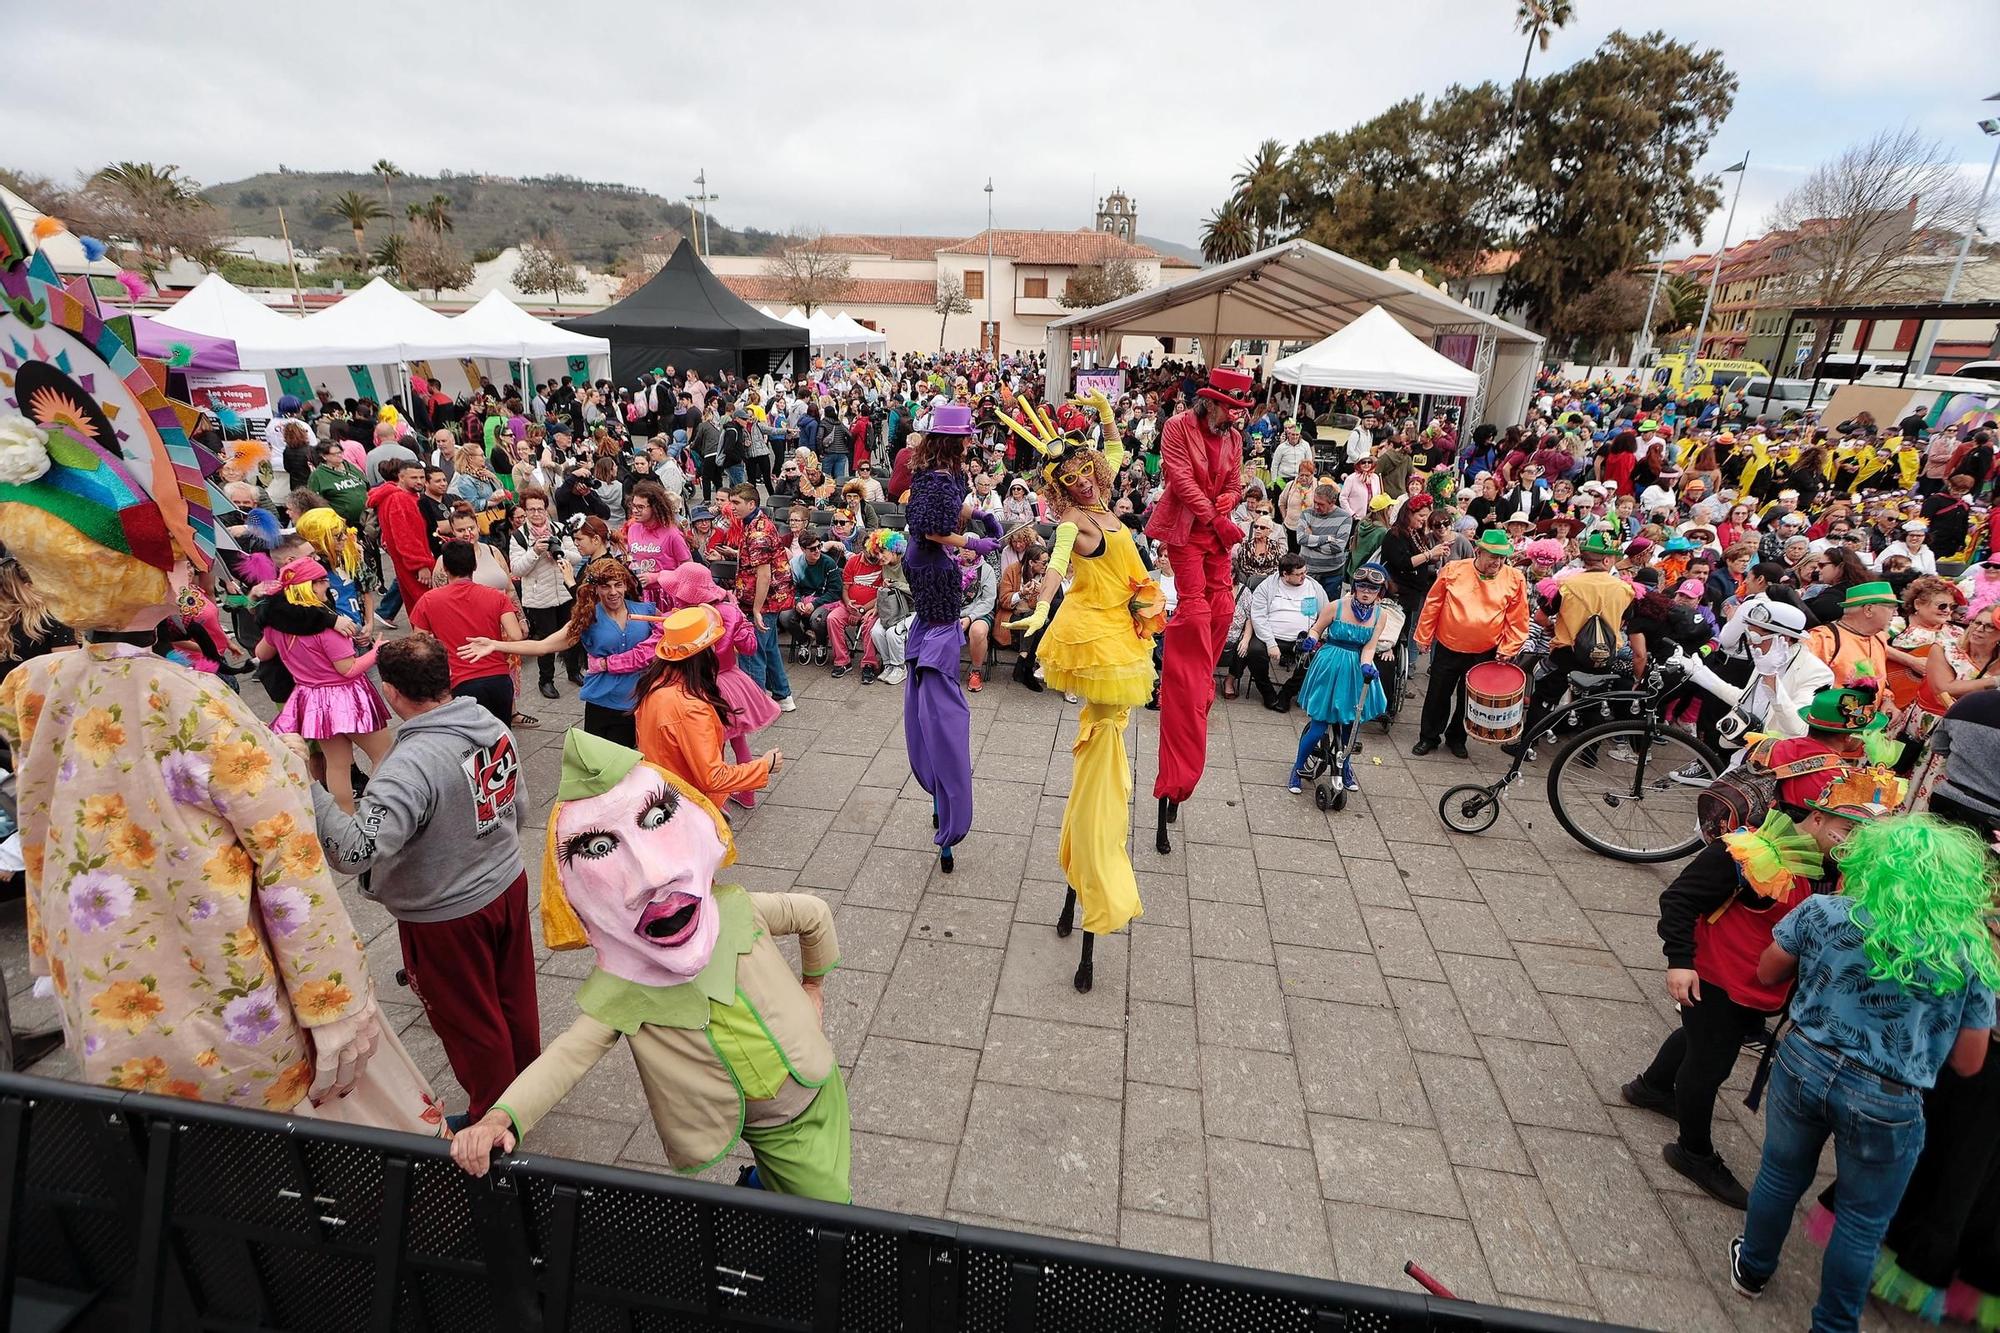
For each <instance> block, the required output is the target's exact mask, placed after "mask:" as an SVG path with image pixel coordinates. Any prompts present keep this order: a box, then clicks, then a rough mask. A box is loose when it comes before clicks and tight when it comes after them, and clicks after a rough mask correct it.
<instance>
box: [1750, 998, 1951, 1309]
mask: <svg viewBox="0 0 2000 1333" xmlns="http://www.w3.org/2000/svg"><path fill="white" fill-rule="evenodd" d="M1828 1135H1832V1136H1833V1154H1834V1162H1835V1165H1836V1167H1837V1168H1838V1170H1839V1173H1840V1186H1839V1192H1838V1198H1837V1200H1836V1203H1835V1213H1834V1216H1835V1221H1834V1225H1833V1237H1832V1239H1831V1240H1829V1241H1828V1243H1827V1247H1826V1257H1825V1259H1824V1260H1823V1261H1822V1262H1821V1264H1820V1274H1819V1303H1818V1304H1817V1305H1815V1306H1813V1321H1812V1327H1813V1333H1849V1331H1851V1330H1855V1329H1859V1328H1860V1327H1861V1306H1862V1302H1864V1301H1865V1300H1867V1298H1868V1284H1869V1279H1870V1278H1871V1277H1872V1276H1873V1274H1874V1270H1875V1254H1876V1251H1877V1250H1879V1249H1880V1248H1881V1245H1882V1236H1883V1233H1884V1232H1886V1231H1888V1229H1889V1220H1890V1219H1891V1218H1893V1217H1894V1216H1895V1215H1896V1205H1897V1204H1899V1203H1901V1202H1902V1200H1903V1189H1904V1187H1905V1186H1906V1185H1908V1184H1909V1183H1910V1172H1911V1171H1913V1170H1915V1169H1916V1165H1917V1155H1918V1154H1919V1153H1921V1152H1922V1151H1923V1147H1924V1102H1923V1096H1922V1094H1920V1093H1919V1092H1918V1091H1917V1090H1916V1089H1915V1088H1909V1087H1903V1086H1901V1085H1892V1084H1889V1083H1886V1082H1884V1081H1883V1080H1882V1079H1880V1078H1878V1077H1877V1076H1876V1075H1874V1074H1872V1073H1870V1072H1868V1071H1867V1070H1865V1069H1862V1068H1861V1067H1859V1066H1858V1065H1856V1064H1855V1063H1854V1062H1853V1061H1852V1060H1850V1059H1848V1058H1847V1057H1845V1056H1843V1055H1838V1054H1836V1053H1834V1052H1832V1051H1829V1050H1826V1049H1824V1048H1822V1047H1819V1046H1815V1045H1813V1044H1812V1043H1811V1042H1808V1041H1806V1040H1805V1039H1804V1038H1802V1037H1800V1036H1799V1035H1798V1034H1796V1033H1794V1034H1793V1035H1791V1036H1789V1037H1787V1038H1785V1041H1784V1044H1783V1045H1781V1046H1780V1047H1779V1048H1778V1055H1777V1058H1776V1059H1775V1060H1773V1061H1772V1066H1771V1088H1770V1091H1769V1093H1768V1094H1767V1095H1766V1098H1765V1103H1764V1160H1763V1164H1762V1165H1761V1166H1759V1167H1758V1169H1757V1183H1756V1184H1755V1185H1753V1186H1752V1187H1751V1189H1750V1211H1749V1214H1748V1215H1747V1216H1746V1217H1745V1218H1744V1219H1743V1259H1742V1262H1743V1268H1744V1270H1745V1271H1746V1272H1747V1273H1749V1274H1750V1275H1751V1276H1753V1277H1757V1276H1764V1277H1768V1276H1769V1275H1770V1274H1771V1273H1773V1272H1775V1271H1776V1270H1777V1267H1778V1255H1779V1252H1780V1251H1781V1250H1782V1249H1783V1248H1784V1244H1785V1235H1786V1233H1787V1232H1789V1231H1790V1230H1791V1227H1792V1213H1793V1210H1794V1209H1796V1208H1797V1207H1798V1203H1799V1200H1800V1198H1802V1197H1803V1196H1804V1195H1805V1192H1806V1191H1807V1190H1808V1189H1810V1188H1811V1187H1812V1182H1813V1172H1814V1170H1815V1169H1817V1167H1818V1166H1819V1155H1820V1149H1821V1148H1823V1147H1824V1146H1825V1145H1826V1140H1827V1136H1828Z"/></svg>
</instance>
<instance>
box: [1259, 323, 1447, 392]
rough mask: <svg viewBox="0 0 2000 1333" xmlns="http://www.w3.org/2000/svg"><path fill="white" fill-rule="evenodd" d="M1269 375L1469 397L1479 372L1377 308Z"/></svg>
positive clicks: (1318, 384)
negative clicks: (1424, 340) (1427, 344)
mask: <svg viewBox="0 0 2000 1333" xmlns="http://www.w3.org/2000/svg"><path fill="white" fill-rule="evenodd" d="M1271 378H1272V379H1275V380H1282V381H1283V382H1285V383H1286V384H1296V385H1299V386H1301V387H1302V388H1316V389H1318V388H1330V389H1375V390H1378V391H1380V392H1383V393H1405V394H1410V395H1413V396H1414V395H1418V394H1426V393H1429V394H1439V395H1442V396H1444V397H1447V398H1470V397H1471V396H1472V395H1473V393H1474V392H1475V391H1476V390H1477V389H1478V388H1479V375H1478V373H1477V372H1476V371H1471V370H1467V369H1466V368H1465V367H1464V366H1461V365H1459V364H1458V362H1456V361H1454V360H1452V359H1451V358H1450V357H1448V356H1445V355H1444V354H1443V353H1441V352H1438V351H1437V350H1435V349H1433V348H1430V347H1427V346H1425V345H1424V344H1423V342H1422V341H1420V340H1419V339H1418V338H1417V336H1416V335H1415V334H1413V333H1411V332H1410V331H1409V330H1408V329H1406V328H1404V327H1403V326H1402V325H1401V324H1398V323H1397V322H1396V317H1395V316H1394V315H1392V314H1390V313H1389V312H1388V311H1386V310H1384V309H1383V308H1382V307H1381V306H1379V305H1378V306H1376V307H1375V308H1374V309H1372V310H1369V311H1368V312H1366V313H1365V314H1363V315H1362V316H1361V318H1359V319H1357V320H1355V321H1354V322H1353V323H1352V324H1349V325H1348V326H1347V327H1346V328H1344V329H1341V330H1339V331H1338V332H1336V333H1330V334H1328V335H1327V336H1326V337H1324V338H1322V339H1320V340H1319V341H1318V342H1316V343H1314V344H1313V345H1312V346H1311V347H1308V348H1306V349H1305V350H1304V351H1302V352H1294V353H1292V354H1291V355H1290V356H1288V357H1286V358H1284V359H1283V360H1282V361H1280V362H1278V364H1277V365H1275V366H1273V367H1271Z"/></svg>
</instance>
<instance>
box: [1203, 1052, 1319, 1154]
mask: <svg viewBox="0 0 2000 1333" xmlns="http://www.w3.org/2000/svg"><path fill="white" fill-rule="evenodd" d="M1201 1094H1202V1103H1203V1106H1204V1107H1205V1109H1206V1120H1207V1129H1208V1132H1209V1133H1210V1134H1215V1135H1219V1136H1221V1137H1222V1138H1227V1139H1237V1140H1240V1141H1242V1142H1246V1143H1271V1144H1277V1145H1279V1146H1282V1147H1287V1148H1305V1147H1309V1146H1310V1145H1311V1140H1309V1139H1308V1138H1307V1137H1306V1111H1305V1106H1304V1104H1303V1103H1302V1102H1301V1100H1300V1098H1299V1074H1298V1070H1297V1068H1296V1066H1294V1065H1293V1063H1292V1057H1290V1056H1289V1055H1279V1054H1277V1053H1276V1052H1274V1051H1246V1050H1239V1049H1236V1048H1233V1047H1228V1046H1208V1045H1204V1046H1203V1047H1202V1048H1201Z"/></svg>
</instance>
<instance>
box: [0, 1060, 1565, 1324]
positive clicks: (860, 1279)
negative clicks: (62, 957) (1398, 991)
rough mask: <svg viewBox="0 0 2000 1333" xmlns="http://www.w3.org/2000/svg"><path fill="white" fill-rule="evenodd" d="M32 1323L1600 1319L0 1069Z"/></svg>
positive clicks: (10, 1193) (20, 1293) (4, 1215)
mask: <svg viewBox="0 0 2000 1333" xmlns="http://www.w3.org/2000/svg"><path fill="white" fill-rule="evenodd" d="M0 1309H7V1310H9V1311H10V1315H11V1318H10V1322H9V1325H8V1326H9V1327H10V1328H11V1329H13V1330H16V1333H25V1331H26V1330H54V1329H61V1328H77V1329H93V1330H94V1329H110V1328H123V1329H153V1328H168V1329H206V1330H217V1331H218V1333H221V1331H224V1330H227V1331H230V1333H235V1331H239V1330H261V1329H287V1330H319V1329H325V1330H339V1331H340V1333H349V1331H350V1330H363V1329H365V1330H384V1331H386V1330H413V1331H416V1333H455V1331H456V1330H468V1331H470V1330H482V1331H483V1330H488V1329H500V1330H510V1331H519V1333H538V1331H539V1330H544V1329H546V1330H558V1329H583V1330H598V1329H604V1330H633V1331H637V1330H660V1331H661V1333H694V1331H696V1330H709V1329H767V1330H769V1329H776V1330H798V1331H799V1333H807V1331H810V1330H826V1331H828V1333H831V1331H832V1330H854V1331H855V1333H896V1331H905V1333H926V1331H936V1333H944V1331H946V1330H950V1331H952V1333H957V1331H959V1330H964V1331H965V1333H1028V1331H1029V1330H1035V1331H1037V1333H1041V1331H1046V1333H1172V1331H1173V1330H1190V1331H1199V1333H1239V1331H1240V1333H1332V1331H1333V1330H1345V1331H1347V1333H1424V1331H1427V1330H1447V1329H1449V1330H1460V1331H1469V1330H1477V1329H1490V1330H1495V1331H1496V1333H1513V1331H1517V1330H1520V1331H1524V1330H1531V1329H1532V1330H1549V1331H1550V1333H1555V1331H1558V1330H1571V1331H1573V1333H1582V1330H1585V1329H1595V1328H1601V1327H1602V1326H1601V1325H1594V1324H1584V1323H1579V1322H1576V1321H1574V1320H1568V1319H1561V1318H1556V1317H1553V1316H1548V1315H1541V1314H1534V1313H1529V1312H1523V1311H1514V1310H1501V1309H1496V1308H1493V1307H1488V1306H1480V1305H1472V1304H1468V1303H1463V1302H1458V1301H1449V1300H1440V1299H1437V1298H1435V1297H1431V1296H1427V1295H1422V1294H1419V1293H1415V1292H1392V1291H1384V1290H1379V1289H1376V1288H1372V1287H1360V1286H1353V1285H1349V1284H1346V1283H1340V1282H1328V1281H1322V1280H1319V1279H1315V1278H1305V1277H1297V1276H1292V1275H1289V1274H1283V1273H1267V1272H1261V1271H1257V1270H1254V1269H1246V1268H1232V1267H1228V1266H1226V1265H1222V1264H1212V1263H1203V1262H1194V1261H1189V1260H1181V1259H1170V1258H1166V1257H1164V1256H1161V1255H1154V1254H1142V1253H1137V1252H1134V1251H1129V1250H1118V1249H1111V1248H1107V1247H1103V1246H1097V1245H1086V1244H1080V1243H1076V1242H1070V1241H1060V1240H1051V1239H1045V1238H1042V1237H1039V1236H1028V1235H1020V1234H1015V1233H1011V1232H1004V1231H994V1230H989V1229H986V1228H983V1227H972V1226H957V1225H954V1224H951V1223H947V1222H938V1221H933V1220H930V1219H926V1218H917V1217H905V1216H901V1215H898V1214H895V1213H886V1212H879V1211H876V1210H874V1209H870V1208H851V1207H839V1206H835V1205H828V1204H821V1203H816V1202H812V1201H810V1200H802V1199H792V1198H786V1197H783V1196H779V1195H773V1194H767V1193H764V1192H762V1191H758V1190H750V1189H734V1188H729V1187H725V1186H718V1185H711V1184H707V1183H705V1182H700V1181H688V1180H681V1179H677V1178H673V1177H668V1176H660V1175H653V1174H649V1173H646V1172H639V1171H630V1170H624V1169H619V1168H614V1167H604V1166H595V1165H590V1164H586V1163H581V1162H570V1161H563V1160H560V1159H556V1158H546V1157H537V1156H534V1155H532V1154H526V1155H518V1156H515V1157H512V1158H508V1159H504V1160H503V1161H502V1162H501V1163H500V1164H498V1165H497V1166H496V1168H495V1170H494V1171H493V1172H492V1173H491V1174H489V1175H488V1176H487V1177H485V1178H484V1179H482V1180H474V1179H472V1178H471V1177H469V1176H467V1175H465V1174H464V1173H463V1172H461V1171H460V1170H459V1169H458V1168H457V1167H456V1166H454V1165H453V1164H452V1162H451V1159H450V1157H449V1155H448V1154H447V1152H446V1150H445V1147H444V1145H443V1144H442V1143H440V1142H438V1141H436V1140H430V1139H419V1138H412V1137H408V1136H405V1135H401V1134H394V1133H390V1132H387V1131H377V1130H367V1129H355V1128H351V1127H347V1126H341V1125H329V1124H324V1123H321V1122H318V1121H314V1120H305V1119H290V1118H287V1117H282V1116H274V1115H266V1114H262V1113H258V1112H252V1111H243V1110H238V1109H235V1108H231V1107H223V1106H213V1105H207V1104H204V1103H199V1102H188V1101H181V1100H177V1099H172V1098H164V1097H153V1096H145V1095H140V1094H133V1093H120V1092H116V1091H113V1090H111V1089H106V1088H96V1087H89V1086H85V1085H81V1084H74V1083H62V1082H55V1081H52V1080H48V1079H40V1078H31V1077H27V1076H24V1075H0Z"/></svg>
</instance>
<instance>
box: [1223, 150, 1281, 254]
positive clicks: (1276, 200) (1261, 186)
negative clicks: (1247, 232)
mask: <svg viewBox="0 0 2000 1333" xmlns="http://www.w3.org/2000/svg"><path fill="white" fill-rule="evenodd" d="M1230 183H1231V184H1233V185H1234V186H1235V187H1236V193H1235V196H1234V200H1233V202H1235V203H1236V204H1237V205H1238V206H1239V207H1240V208H1241V209H1242V211H1243V212H1244V214H1245V215H1246V217H1247V218H1248V220H1249V221H1250V223H1251V224H1252V225H1253V227H1254V229H1255V231H1256V237H1257V247H1256V248H1258V249H1262V248H1263V247H1264V246H1267V245H1269V244H1270V243H1271V242H1272V241H1274V240H1276V239H1277V238H1278V235H1279V233H1280V232H1282V231H1283V230H1284V226H1285V187H1286V186H1287V185H1288V184H1289V183H1290V174H1289V173H1288V172H1287V171H1286V169H1285V148H1284V145H1283V144H1281V143H1279V142H1278V141H1277V140H1276V139H1266V140H1264V142H1262V143H1260V144H1258V145H1257V151H1256V152H1254V153H1252V154H1251V155H1250V156H1249V157H1248V158H1247V159H1246V160H1245V161H1244V163H1243V169H1242V170H1241V171H1239V172H1237V173H1236V175H1235V176H1234V177H1233V178H1232V179H1231V182H1230Z"/></svg>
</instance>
